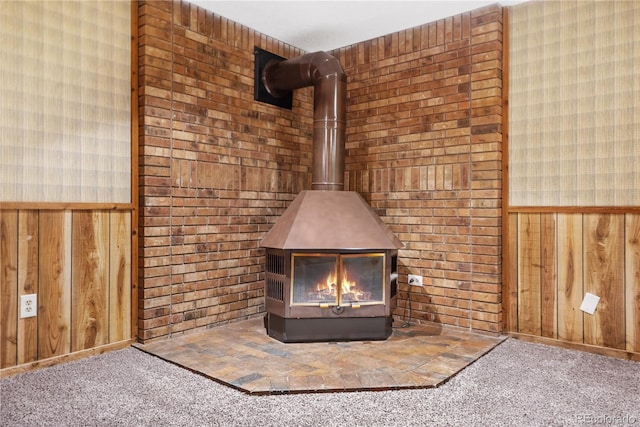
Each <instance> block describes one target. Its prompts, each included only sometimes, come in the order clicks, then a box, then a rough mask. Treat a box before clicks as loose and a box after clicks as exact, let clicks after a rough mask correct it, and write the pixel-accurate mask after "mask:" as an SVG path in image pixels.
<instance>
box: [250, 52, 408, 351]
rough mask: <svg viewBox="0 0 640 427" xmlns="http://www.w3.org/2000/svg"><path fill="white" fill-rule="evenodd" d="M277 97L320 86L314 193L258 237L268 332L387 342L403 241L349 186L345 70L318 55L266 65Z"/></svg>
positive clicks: (267, 82)
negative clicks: (262, 252) (263, 264)
mask: <svg viewBox="0 0 640 427" xmlns="http://www.w3.org/2000/svg"><path fill="white" fill-rule="evenodd" d="M261 78H262V84H264V86H265V87H266V89H267V91H268V92H269V93H270V94H272V95H273V96H279V95H280V94H282V93H284V92H285V91H288V90H293V89H297V88H301V87H305V86H310V85H313V86H314V127H313V147H314V148H313V156H314V157H313V170H312V189H311V190H309V191H303V192H301V193H300V194H299V195H298V196H297V197H296V198H295V199H294V200H293V202H292V203H291V205H290V206H289V207H288V208H287V210H286V211H285V212H284V214H283V215H282V216H281V217H280V218H279V219H278V220H277V221H276V223H275V224H274V226H273V227H272V229H271V230H270V231H269V232H268V233H267V235H266V236H265V237H264V239H263V240H262V242H261V246H262V247H264V248H266V268H265V272H266V273H265V308H266V311H267V318H266V327H267V332H268V334H269V336H271V337H273V338H276V339H278V340H280V341H283V342H305V341H339V340H381V339H386V338H387V337H389V335H391V322H392V317H391V316H392V312H393V309H394V308H395V301H396V289H395V279H394V277H395V271H396V260H397V249H398V248H400V247H402V243H401V242H400V241H399V240H398V239H397V238H396V237H395V236H394V235H393V233H392V232H391V231H390V230H389V229H388V228H387V226H386V225H385V224H384V223H383V222H382V221H381V220H380V218H379V217H378V216H377V215H376V214H375V212H374V211H373V210H372V209H371V207H370V206H369V205H368V204H367V203H366V201H365V200H364V199H363V198H362V197H361V196H360V195H359V194H358V193H356V192H353V191H342V190H343V189H344V145H345V144H344V142H345V116H346V113H345V97H346V76H345V74H344V72H343V71H342V67H341V66H340V64H339V63H338V61H337V60H336V59H335V58H333V57H332V56H330V55H328V54H326V53H324V52H316V53H311V54H308V55H304V56H301V57H298V58H293V59H290V60H284V61H275V60H274V61H271V62H269V63H267V65H266V66H265V67H264V71H263V74H262V76H261Z"/></svg>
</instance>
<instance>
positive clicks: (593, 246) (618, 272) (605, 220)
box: [583, 214, 626, 349]
mask: <svg viewBox="0 0 640 427" xmlns="http://www.w3.org/2000/svg"><path fill="white" fill-rule="evenodd" d="M583 231H584V262H585V265H584V270H585V273H584V279H585V291H586V292H590V293H592V294H594V295H597V296H599V297H600V302H599V304H598V307H597V309H596V312H595V313H594V314H593V315H590V314H587V313H585V314H584V342H585V343H586V344H593V345H598V346H604V347H610V348H618V349H624V348H625V347H626V345H625V319H624V308H625V307H624V216H623V215H611V214H586V215H585V216H584V230H583Z"/></svg>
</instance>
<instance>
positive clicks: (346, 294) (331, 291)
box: [316, 270, 370, 301]
mask: <svg viewBox="0 0 640 427" xmlns="http://www.w3.org/2000/svg"><path fill="white" fill-rule="evenodd" d="M341 279H342V280H341V281H340V288H339V289H340V295H341V296H342V299H343V300H348V301H361V300H365V299H369V298H370V296H367V294H370V292H364V291H362V290H360V289H359V288H358V285H357V283H356V282H355V281H353V280H349V277H348V276H347V271H346V270H343V272H342V278H341ZM337 282H338V278H337V277H336V274H335V273H331V274H329V275H328V276H327V278H326V279H325V281H323V282H320V283H318V284H317V285H316V290H317V292H318V293H319V294H325V295H331V296H337V292H338V286H337Z"/></svg>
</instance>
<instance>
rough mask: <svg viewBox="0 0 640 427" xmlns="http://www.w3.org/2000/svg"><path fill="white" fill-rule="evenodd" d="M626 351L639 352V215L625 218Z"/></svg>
mask: <svg viewBox="0 0 640 427" xmlns="http://www.w3.org/2000/svg"><path fill="white" fill-rule="evenodd" d="M624 252H625V302H626V308H625V311H626V341H627V350H628V351H636V352H640V215H626V217H625V251H624Z"/></svg>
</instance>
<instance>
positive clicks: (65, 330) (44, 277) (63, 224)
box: [38, 211, 71, 359]
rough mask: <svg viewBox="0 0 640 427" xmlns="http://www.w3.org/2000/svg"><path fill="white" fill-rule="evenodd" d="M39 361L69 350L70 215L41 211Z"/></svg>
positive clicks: (65, 212) (63, 212)
mask: <svg viewBox="0 0 640 427" xmlns="http://www.w3.org/2000/svg"><path fill="white" fill-rule="evenodd" d="M39 231H40V232H39V234H40V245H39V246H40V263H39V268H38V276H39V278H40V285H39V293H38V306H39V307H38V308H39V312H38V358H39V359H46V358H49V357H52V356H58V355H62V354H65V353H68V352H69V351H70V350H71V212H70V211H41V212H40V218H39Z"/></svg>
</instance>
